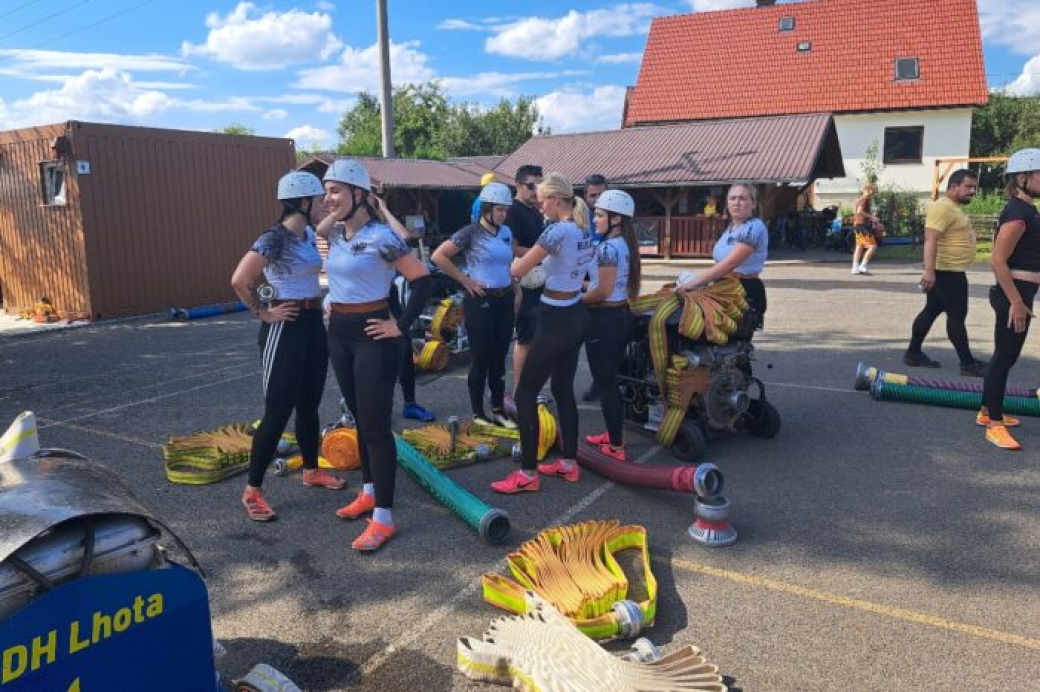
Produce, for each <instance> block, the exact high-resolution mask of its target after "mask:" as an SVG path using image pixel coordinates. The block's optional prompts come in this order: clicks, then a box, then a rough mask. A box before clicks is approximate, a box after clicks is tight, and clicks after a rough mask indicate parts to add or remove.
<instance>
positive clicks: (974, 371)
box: [961, 358, 988, 377]
mask: <svg viewBox="0 0 1040 692" xmlns="http://www.w3.org/2000/svg"><path fill="white" fill-rule="evenodd" d="M987 365H988V363H986V362H984V361H981V360H979V359H978V358H976V359H974V360H973V361H971V362H970V363H961V374H962V375H964V376H965V377H985V376H986V366H987Z"/></svg>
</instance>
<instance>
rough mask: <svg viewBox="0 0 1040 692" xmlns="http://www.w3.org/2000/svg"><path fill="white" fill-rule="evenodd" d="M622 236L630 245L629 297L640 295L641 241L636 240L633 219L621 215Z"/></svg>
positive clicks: (641, 275) (641, 270)
mask: <svg viewBox="0 0 1040 692" xmlns="http://www.w3.org/2000/svg"><path fill="white" fill-rule="evenodd" d="M621 219H622V221H621V237H622V238H624V239H625V245H627V246H628V299H629V300H635V299H636V298H638V297H639V288H640V285H641V284H642V280H643V262H642V259H641V258H640V256H639V243H638V242H636V228H635V226H634V225H632V219H630V218H629V217H627V216H622V217H621Z"/></svg>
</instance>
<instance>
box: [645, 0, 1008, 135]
mask: <svg viewBox="0 0 1040 692" xmlns="http://www.w3.org/2000/svg"><path fill="white" fill-rule="evenodd" d="M748 3H749V5H750V4H751V3H752V0H748ZM781 17H793V18H794V21H795V28H794V30H793V31H788V32H781V31H779V22H780V18H781ZM802 42H809V43H810V44H811V49H810V50H808V51H803V52H800V51H798V49H797V47H798V44H799V43H802ZM910 57H916V58H918V63H919V66H920V78H919V79H916V80H908V81H896V80H895V61H896V58H910ZM987 93H988V92H987V88H986V75H985V69H984V65H983V60H982V38H981V35H980V31H979V15H978V8H977V6H976V0H808V1H807V2H801V3H792V4H784V5H776V6H773V7H754V6H751V7H749V8H747V9H738V10H724V11H717V12H696V13H694V14H685V15H678V16H672V17H659V18H657V19H655V20H654V22H653V24H652V26H651V28H650V35H649V38H648V39H647V44H646V50H645V52H644V54H643V64H642V67H641V69H640V71H639V79H638V82H637V84H636V87H635V88H634V89H633V90H632V92H631V94H630V98H629V99H628V102H627V104H626V114H627V117H626V119H625V125H626V126H629V125H637V124H640V123H653V122H670V121H680V120H703V119H711V118H734V117H747V116H757V115H779V114H786V113H823V112H828V113H843V112H863V111H878V110H890V109H911V108H937V107H951V106H973V105H981V104H985V103H986V101H987Z"/></svg>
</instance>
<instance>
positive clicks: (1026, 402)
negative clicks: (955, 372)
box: [870, 377, 1040, 416]
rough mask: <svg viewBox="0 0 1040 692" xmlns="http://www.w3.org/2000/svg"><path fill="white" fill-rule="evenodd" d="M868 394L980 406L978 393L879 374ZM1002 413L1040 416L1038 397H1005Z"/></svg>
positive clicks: (972, 408) (935, 403)
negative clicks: (889, 378)
mask: <svg viewBox="0 0 1040 692" xmlns="http://www.w3.org/2000/svg"><path fill="white" fill-rule="evenodd" d="M870 394H871V396H873V397H874V398H875V399H877V400H878V401H903V402H907V403H912V404H931V405H933V406H945V407H947V408H962V409H966V410H969V411H978V410H979V409H980V408H981V407H982V394H979V393H978V392H954V391H950V390H946V389H932V388H930V387H920V386H917V385H904V384H892V383H891V382H885V381H884V379H883V378H880V377H879V378H878V379H877V380H875V381H874V384H873V386H872V388H871V390H870ZM1004 412H1005V413H1011V414H1014V415H1017V416H1040V399H1035V398H1030V399H1027V398H1025V397H1018V396H1006V397H1004Z"/></svg>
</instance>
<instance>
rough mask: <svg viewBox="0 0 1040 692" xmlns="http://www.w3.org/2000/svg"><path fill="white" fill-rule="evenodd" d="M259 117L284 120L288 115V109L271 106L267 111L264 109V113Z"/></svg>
mask: <svg viewBox="0 0 1040 692" xmlns="http://www.w3.org/2000/svg"><path fill="white" fill-rule="evenodd" d="M260 117H261V118H263V119H264V120H284V119H285V118H288V117H289V111H287V110H285V109H284V108H272V109H271V110H269V111H264V114H263V115H261V116H260Z"/></svg>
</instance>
